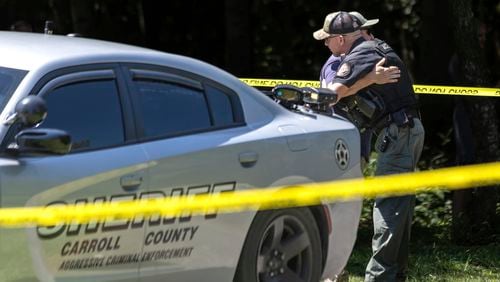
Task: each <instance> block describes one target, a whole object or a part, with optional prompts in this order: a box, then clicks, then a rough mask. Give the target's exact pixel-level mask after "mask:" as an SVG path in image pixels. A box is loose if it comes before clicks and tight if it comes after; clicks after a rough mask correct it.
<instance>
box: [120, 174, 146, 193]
mask: <svg viewBox="0 0 500 282" xmlns="http://www.w3.org/2000/svg"><path fill="white" fill-rule="evenodd" d="M141 183H142V175H140V174H129V175H125V176H122V177H121V178H120V185H121V186H122V188H123V190H125V191H133V190H136V189H137V188H139V186H141Z"/></svg>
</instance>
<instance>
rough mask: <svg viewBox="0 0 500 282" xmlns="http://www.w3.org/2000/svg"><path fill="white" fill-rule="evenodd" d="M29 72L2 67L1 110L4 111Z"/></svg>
mask: <svg viewBox="0 0 500 282" xmlns="http://www.w3.org/2000/svg"><path fill="white" fill-rule="evenodd" d="M26 73H28V72H27V71H23V70H17V69H10V68H4V67H0V109H3V107H4V106H5V104H6V103H7V101H8V100H9V98H10V95H12V93H13V92H14V91H15V90H16V87H17V85H19V82H21V80H22V79H23V78H24V76H25V75H26Z"/></svg>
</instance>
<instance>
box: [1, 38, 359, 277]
mask: <svg viewBox="0 0 500 282" xmlns="http://www.w3.org/2000/svg"><path fill="white" fill-rule="evenodd" d="M35 96H36V97H39V98H41V99H39V98H33V97H35ZM27 97H29V98H27ZM30 98H33V99H30ZM40 101H44V103H42V104H40ZM0 106H1V114H0V141H1V143H0V144H1V145H0V146H1V147H0V152H1V156H0V208H5V207H23V206H56V205H57V206H79V205H83V204H86V203H101V202H113V201H123V200H132V199H146V198H154V197H171V196H179V195H195V194H207V193H208V194H217V193H223V192H226V191H239V190H245V189H251V188H257V187H273V186H287V185H293V184H298V183H307V182H322V181H330V180H335V179H342V178H353V177H360V176H361V172H360V166H359V155H360V154H359V135H358V132H357V130H356V128H355V127H354V126H353V125H352V124H351V123H349V122H346V121H345V120H342V119H340V118H335V117H327V116H322V115H301V114H298V113H293V112H290V111H288V110H286V109H285V108H283V107H281V106H280V105H278V104H276V103H275V102H273V101H272V100H271V99H269V98H268V97H266V96H265V95H263V94H262V93H260V92H259V91H258V90H256V89H254V88H252V87H249V86H247V85H246V84H244V83H242V82H241V81H240V80H239V79H237V78H236V77H234V76H232V75H230V74H228V73H226V72H224V71H222V70H220V69H218V68H216V67H214V66H211V65H209V64H206V63H203V62H200V61H198V60H194V59H191V58H187V57H182V56H177V55H172V54H166V53H162V52H158V51H154V50H149V49H145V48H139V47H133V46H128V45H123V44H117V43H111V42H105V41H98V40H91V39H84V38H76V37H66V36H58V35H45V34H32V33H16V32H0ZM45 107H46V109H45ZM339 150H342V151H343V152H342V154H335V152H336V151H337V152H338V151H339ZM339 156H341V157H339ZM360 207H361V205H360V201H353V202H343V203H333V204H325V205H319V206H313V207H303V208H289V209H276V210H268V211H246V212H239V213H232V214H222V213H219V214H217V213H216V211H214V212H213V213H210V214H206V215H204V216H191V215H190V214H183V215H180V216H178V217H160V216H150V217H143V216H139V215H138V216H137V217H135V218H134V219H131V220H114V221H111V220H96V221H94V222H91V223H88V224H60V225H55V226H28V227H23V228H5V227H1V228H0V280H1V281H37V280H39V281H214V282H222V281H242V282H247V281H248V282H253V281H314V282H315V281H319V280H320V279H321V278H325V277H332V276H334V275H335V274H337V273H339V271H340V270H341V269H342V268H343V267H344V266H345V264H346V261H347V259H348V257H349V255H350V252H351V250H352V247H353V244H354V241H355V238H356V232H357V225H358V221H359V215H360V209H361V208H360Z"/></svg>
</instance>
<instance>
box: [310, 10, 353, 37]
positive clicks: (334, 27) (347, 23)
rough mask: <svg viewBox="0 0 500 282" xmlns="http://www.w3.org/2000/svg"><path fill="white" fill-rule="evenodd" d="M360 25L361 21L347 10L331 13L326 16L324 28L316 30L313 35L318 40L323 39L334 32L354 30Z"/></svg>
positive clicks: (342, 32)
mask: <svg viewBox="0 0 500 282" xmlns="http://www.w3.org/2000/svg"><path fill="white" fill-rule="evenodd" d="M360 27H361V25H360V23H359V21H358V20H356V19H355V18H354V17H353V16H351V15H350V14H349V13H347V12H342V11H340V12H335V13H330V14H328V15H327V16H326V18H325V23H324V24H323V28H322V29H319V30H317V31H315V32H314V33H313V37H314V39H316V40H323V39H326V38H328V37H329V36H331V35H334V34H346V33H351V32H354V31H356V30H359V29H360Z"/></svg>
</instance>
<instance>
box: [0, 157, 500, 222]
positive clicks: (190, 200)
mask: <svg viewBox="0 0 500 282" xmlns="http://www.w3.org/2000/svg"><path fill="white" fill-rule="evenodd" d="M496 183H500V162H495V163H488V164H480V165H470V166H462V167H455V168H444V169H436V170H431V171H423V172H416V173H404V174H397V175H388V176H379V177H374V178H366V179H364V178H363V179H348V180H339V181H333V182H326V183H314V184H303V185H302V184H301V185H296V186H293V187H274V188H265V189H254V190H245V191H237V192H225V193H221V194H215V195H197V196H190V197H171V198H162V199H143V200H138V201H127V202H125V201H124V202H118V203H116V202H114V203H104V204H102V203H101V204H88V205H85V206H64V207H63V206H59V207H57V206H51V207H19V208H2V209H0V226H4V227H20V226H34V225H45V226H52V225H57V224H62V223H70V224H83V223H88V222H90V221H95V220H118V219H132V218H137V217H141V216H152V215H156V216H157V215H159V214H161V215H164V216H173V215H179V214H181V213H185V212H190V213H192V214H194V215H201V214H207V213H208V214H209V213H213V212H215V211H217V212H226V213H227V212H239V211H245V210H255V209H277V208H288V207H299V206H310V205H318V204H321V203H325V202H331V201H345V200H349V199H356V198H360V197H363V198H373V197H376V196H389V195H390V196H396V195H404V194H414V193H418V192H423V191H429V190H432V189H448V190H456V189H463V188H467V187H473V186H475V187H479V186H486V185H492V184H496Z"/></svg>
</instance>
